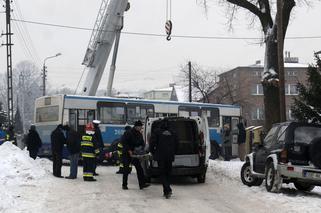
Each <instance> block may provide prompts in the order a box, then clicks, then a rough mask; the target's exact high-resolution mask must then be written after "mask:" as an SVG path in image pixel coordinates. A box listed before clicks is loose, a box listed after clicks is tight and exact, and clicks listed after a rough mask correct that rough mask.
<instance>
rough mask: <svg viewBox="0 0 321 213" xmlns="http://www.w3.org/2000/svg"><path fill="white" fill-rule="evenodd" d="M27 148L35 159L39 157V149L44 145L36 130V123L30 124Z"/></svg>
mask: <svg viewBox="0 0 321 213" xmlns="http://www.w3.org/2000/svg"><path fill="white" fill-rule="evenodd" d="M26 143H27V150H28V151H29V156H30V157H31V158H33V159H36V158H37V155H38V150H39V148H40V147H41V146H42V141H41V139H40V137H39V134H38V132H37V130H36V126H35V125H31V126H30V130H29V133H28V135H27V141H26Z"/></svg>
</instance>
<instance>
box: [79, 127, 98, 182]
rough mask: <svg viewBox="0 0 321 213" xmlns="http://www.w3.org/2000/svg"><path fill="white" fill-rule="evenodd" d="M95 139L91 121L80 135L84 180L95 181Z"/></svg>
mask: <svg viewBox="0 0 321 213" xmlns="http://www.w3.org/2000/svg"><path fill="white" fill-rule="evenodd" d="M96 148H97V139H96V137H95V127H94V125H93V123H91V122H90V123H88V124H87V125H86V128H85V134H84V135H83V136H82V137H81V157H82V159H83V178H84V181H96V179H94V167H95V161H96V156H95V149H96Z"/></svg>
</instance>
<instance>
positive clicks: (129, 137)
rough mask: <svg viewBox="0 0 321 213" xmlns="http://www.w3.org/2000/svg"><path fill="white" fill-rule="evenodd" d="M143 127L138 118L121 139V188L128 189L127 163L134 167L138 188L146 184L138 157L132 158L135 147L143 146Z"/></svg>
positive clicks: (142, 187)
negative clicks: (122, 166)
mask: <svg viewBox="0 0 321 213" xmlns="http://www.w3.org/2000/svg"><path fill="white" fill-rule="evenodd" d="M142 127H143V123H142V122H141V121H140V120H138V121H136V122H135V124H134V127H133V128H132V129H130V130H128V131H126V132H125V134H124V137H123V139H122V142H123V158H122V160H123V164H124V173H123V184H122V188H123V189H124V190H127V189H128V186H127V184H128V174H129V165H130V163H132V164H133V165H134V166H135V168H136V173H137V179H138V184H139V188H140V189H144V188H146V187H148V186H150V185H149V184H147V183H146V182H145V176H144V171H143V168H142V166H141V164H140V161H139V159H137V158H132V155H133V152H134V150H135V148H139V147H144V146H145V143H144V139H143V135H142V133H141V131H142Z"/></svg>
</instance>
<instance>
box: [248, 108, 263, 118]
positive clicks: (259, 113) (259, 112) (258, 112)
mask: <svg viewBox="0 0 321 213" xmlns="http://www.w3.org/2000/svg"><path fill="white" fill-rule="evenodd" d="M251 118H252V120H263V119H264V111H263V108H254V109H253V110H252V112H251Z"/></svg>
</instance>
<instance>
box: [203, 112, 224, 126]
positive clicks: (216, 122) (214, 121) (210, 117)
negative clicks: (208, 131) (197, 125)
mask: <svg viewBox="0 0 321 213" xmlns="http://www.w3.org/2000/svg"><path fill="white" fill-rule="evenodd" d="M202 114H205V115H206V117H207V121H208V125H209V127H219V126H220V112H219V109H218V108H202Z"/></svg>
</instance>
